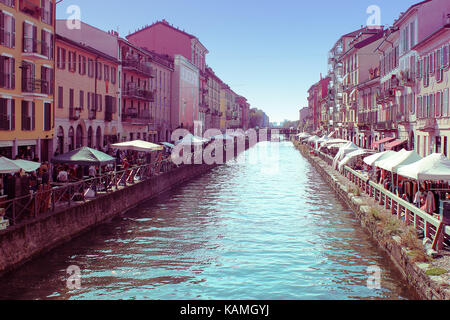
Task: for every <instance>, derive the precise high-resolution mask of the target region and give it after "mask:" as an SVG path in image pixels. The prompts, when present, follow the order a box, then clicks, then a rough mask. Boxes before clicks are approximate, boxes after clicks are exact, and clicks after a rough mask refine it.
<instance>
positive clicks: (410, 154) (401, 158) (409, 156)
mask: <svg viewBox="0 0 450 320" xmlns="http://www.w3.org/2000/svg"><path fill="white" fill-rule="evenodd" d="M421 159H422V157H421V156H419V155H418V154H417V152H415V151H404V152H398V153H397V154H396V155H395V156H391V157H389V158H387V159H385V160H382V161H379V162H377V163H376V166H377V167H380V168H381V169H384V170H387V171H390V172H394V173H396V172H397V169H398V168H399V167H400V166H406V165H409V164H412V163H415V162H417V161H419V160H421Z"/></svg>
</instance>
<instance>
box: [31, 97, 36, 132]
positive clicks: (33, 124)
mask: <svg viewBox="0 0 450 320" xmlns="http://www.w3.org/2000/svg"><path fill="white" fill-rule="evenodd" d="M31 108H32V109H31V130H33V131H34V130H35V129H36V103H35V102H32V104H31Z"/></svg>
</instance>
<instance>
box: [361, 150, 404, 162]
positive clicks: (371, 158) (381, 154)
mask: <svg viewBox="0 0 450 320" xmlns="http://www.w3.org/2000/svg"><path fill="white" fill-rule="evenodd" d="M397 153H398V152H395V151H392V150H389V151H384V152H379V153H376V154H373V155H371V156H369V157H366V158H364V163H366V164H368V165H369V166H373V165H374V164H375V163H376V162H377V161H381V160H384V159H387V158H389V157H391V156H392V155H395V154H397Z"/></svg>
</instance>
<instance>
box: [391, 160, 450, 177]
mask: <svg viewBox="0 0 450 320" xmlns="http://www.w3.org/2000/svg"><path fill="white" fill-rule="evenodd" d="M397 173H398V175H399V176H403V177H406V178H411V179H415V180H418V181H424V180H436V181H439V180H450V160H449V159H448V158H447V157H446V156H444V155H443V154H439V153H434V154H432V155H429V156H428V157H426V158H423V159H422V160H419V161H417V162H415V163H412V164H410V165H407V166H402V167H400V168H398V172H397Z"/></svg>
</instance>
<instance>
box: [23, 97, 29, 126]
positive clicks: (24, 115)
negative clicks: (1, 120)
mask: <svg viewBox="0 0 450 320" xmlns="http://www.w3.org/2000/svg"><path fill="white" fill-rule="evenodd" d="M27 111H28V103H27V102H26V101H25V100H22V131H24V130H25V121H26V116H27V113H28V112H27Z"/></svg>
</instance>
